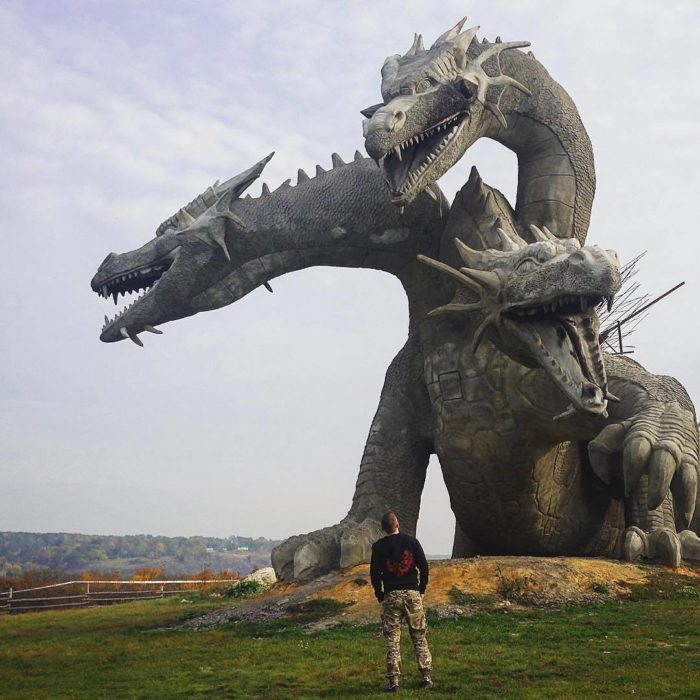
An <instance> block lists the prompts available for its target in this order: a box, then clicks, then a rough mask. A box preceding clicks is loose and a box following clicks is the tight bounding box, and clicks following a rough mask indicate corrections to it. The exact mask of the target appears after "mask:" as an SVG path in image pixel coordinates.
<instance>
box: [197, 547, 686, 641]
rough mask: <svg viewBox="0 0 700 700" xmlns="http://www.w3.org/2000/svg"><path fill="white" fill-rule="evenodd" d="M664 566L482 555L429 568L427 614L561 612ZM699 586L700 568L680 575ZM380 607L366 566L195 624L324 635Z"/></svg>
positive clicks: (644, 579)
mask: <svg viewBox="0 0 700 700" xmlns="http://www.w3.org/2000/svg"><path fill="white" fill-rule="evenodd" d="M668 571H669V570H668V569H664V568H663V567H658V566H653V565H649V564H629V563H626V562H620V561H611V560H607V559H592V558H572V557H552V558H545V557H475V558H473V559H449V560H441V561H433V562H431V563H430V584H429V586H428V591H427V593H426V596H425V605H426V608H427V609H428V610H429V611H430V610H432V611H433V612H435V613H436V614H437V615H438V616H440V617H446V616H456V615H465V614H470V613H472V612H474V611H475V610H477V609H479V608H482V609H483V608H484V607H485V606H487V607H493V606H505V605H536V606H546V607H557V606H561V605H566V604H585V603H595V602H598V601H603V600H609V599H611V598H618V597H621V596H625V595H628V594H629V593H630V591H631V590H632V588H633V587H635V586H639V585H644V584H645V583H648V582H649V580H650V579H652V578H653V577H654V576H655V575H656V574H658V573H659V572H668ZM673 573H675V574H678V575H680V576H681V577H690V578H692V579H693V580H695V581H697V583H698V585H700V570H698V569H686V568H681V569H676V570H674V572H673ZM378 617H379V606H378V604H377V601H376V599H375V597H374V592H373V591H372V586H371V584H370V580H369V566H368V565H367V564H362V565H359V566H356V567H353V568H350V569H345V570H344V571H340V572H336V573H332V574H328V575H327V576H323V577H321V578H319V579H317V580H315V581H312V582H311V583H308V584H305V585H300V584H293V583H285V582H278V583H276V584H274V585H273V586H272V587H271V588H270V589H269V590H268V591H267V592H266V593H265V594H264V595H262V596H259V597H256V598H254V599H251V600H249V601H246V602H244V603H241V604H240V605H237V606H235V607H230V608H225V609H222V610H218V611H216V612H213V613H209V614H207V615H205V616H203V617H200V618H197V619H196V620H191V621H189V622H188V623H187V624H186V626H187V627H189V628H195V629H200V628H205V627H211V626H214V625H218V624H222V623H225V622H230V621H239V622H264V621H267V620H273V619H281V618H292V619H297V620H298V621H299V622H300V623H302V624H304V622H305V620H306V619H307V618H311V620H312V621H309V622H308V626H309V628H310V629H313V630H317V629H322V628H324V627H329V626H332V625H334V624H337V623H338V622H340V621H348V622H355V623H365V622H374V621H377V620H378Z"/></svg>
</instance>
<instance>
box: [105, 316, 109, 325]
mask: <svg viewBox="0 0 700 700" xmlns="http://www.w3.org/2000/svg"><path fill="white" fill-rule="evenodd" d="M108 323H109V316H107V314H105V326H106V325H107V324H108Z"/></svg>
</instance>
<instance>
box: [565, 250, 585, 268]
mask: <svg viewBox="0 0 700 700" xmlns="http://www.w3.org/2000/svg"><path fill="white" fill-rule="evenodd" d="M585 262H586V254H585V253H584V252H583V251H582V250H577V251H576V252H575V253H572V254H571V255H569V264H570V265H583V264H584V263H585Z"/></svg>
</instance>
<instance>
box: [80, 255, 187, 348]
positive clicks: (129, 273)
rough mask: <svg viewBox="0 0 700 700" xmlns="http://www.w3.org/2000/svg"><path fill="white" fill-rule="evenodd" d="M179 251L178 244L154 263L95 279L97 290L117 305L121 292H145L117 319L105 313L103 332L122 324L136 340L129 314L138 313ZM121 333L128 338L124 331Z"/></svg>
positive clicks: (122, 293) (123, 310) (119, 314)
mask: <svg viewBox="0 0 700 700" xmlns="http://www.w3.org/2000/svg"><path fill="white" fill-rule="evenodd" d="M179 250H180V247H179V246H178V247H176V248H174V249H173V250H171V251H169V252H168V253H166V254H165V255H162V256H161V257H159V258H157V259H155V260H153V261H151V262H148V263H144V264H142V265H140V266H138V267H133V268H132V269H130V270H124V271H121V272H119V273H118V274H112V275H110V276H108V277H105V278H104V279H100V280H94V281H93V284H92V287H93V289H94V291H95V292H97V294H99V295H100V296H102V297H104V298H105V299H108V298H109V297H110V296H111V297H112V298H113V299H114V303H115V305H116V303H117V299H118V297H119V295H120V294H121V295H122V296H126V295H127V294H133V293H138V292H140V291H141V290H142V289H143V290H145V291H144V293H143V294H141V295H139V296H138V297H137V298H136V299H135V300H134V301H132V302H131V303H130V304H128V305H127V306H125V307H124V308H123V309H122V310H121V311H119V312H118V313H117V314H116V315H115V316H114V318H112V319H110V318H109V317H108V316H106V315H105V319H104V325H103V326H102V334H103V335H104V334H105V332H106V331H108V330H109V329H111V328H112V327H113V326H115V325H119V326H121V327H123V328H124V329H125V330H126V331H128V332H129V334H130V335H132V339H133V332H134V331H133V329H132V327H133V325H134V324H133V323H130V322H129V319H128V318H127V317H128V316H131V315H135V311H136V310H137V307H138V306H139V304H140V303H141V302H142V301H143V300H144V299H145V298H146V297H148V296H149V295H150V294H151V293H152V292H153V291H154V290H155V288H156V287H157V286H158V283H159V282H160V280H161V279H162V277H163V276H164V275H165V274H166V273H167V272H168V270H169V269H170V268H171V267H172V265H173V263H174V262H175V260H177V256H178V253H179ZM141 325H142V327H141V328H139V330H143V327H144V324H141ZM121 335H122V336H123V337H126V335H125V334H124V333H122V334H121Z"/></svg>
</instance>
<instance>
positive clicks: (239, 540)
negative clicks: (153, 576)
mask: <svg viewBox="0 0 700 700" xmlns="http://www.w3.org/2000/svg"><path fill="white" fill-rule="evenodd" d="M276 544H278V542H277V541H274V540H268V539H266V538H264V537H257V538H253V537H240V536H238V535H232V536H231V537H226V538H221V537H159V536H156V535H124V536H118V535H80V534H71V533H63V532H58V533H36V532H0V575H3V576H8V575H16V574H19V573H21V572H23V571H26V570H27V569H29V568H36V567H40V568H45V569H51V570H53V571H83V570H85V569H101V570H107V569H109V568H110V567H114V566H115V565H116V568H122V569H123V568H129V567H124V564H125V563H128V562H129V561H130V562H135V563H136V564H138V563H140V564H148V563H152V562H159V563H160V564H161V565H165V566H166V567H167V568H169V569H173V568H175V569H180V570H185V569H187V568H189V570H190V571H194V570H196V569H195V568H193V567H197V566H198V565H201V566H207V565H210V564H212V563H214V564H222V565H228V563H229V562H230V561H233V560H235V559H237V558H239V557H243V558H247V559H248V561H252V560H253V559H254V560H255V561H256V562H257V561H259V560H261V557H262V558H263V559H264V558H266V557H267V558H269V553H270V551H271V549H272V547H274V546H275V545H276ZM125 560H126V561H125ZM212 560H213V561H212ZM201 566H200V568H201ZM131 568H133V567H131Z"/></svg>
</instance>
